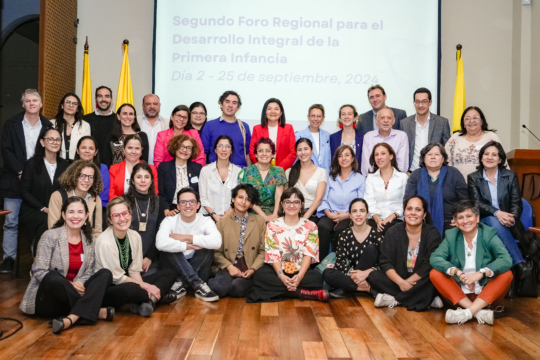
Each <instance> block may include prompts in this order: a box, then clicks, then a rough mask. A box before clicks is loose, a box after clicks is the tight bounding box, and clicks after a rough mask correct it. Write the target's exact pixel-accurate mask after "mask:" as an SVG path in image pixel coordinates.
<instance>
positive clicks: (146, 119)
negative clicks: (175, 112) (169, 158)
mask: <svg viewBox="0 0 540 360" xmlns="http://www.w3.org/2000/svg"><path fill="white" fill-rule="evenodd" d="M142 109H143V114H144V115H142V116H139V117H137V121H138V122H139V126H140V127H141V131H142V132H144V133H146V135H147V136H148V144H149V146H150V149H148V150H149V151H148V163H149V164H151V165H154V147H155V146H156V140H157V134H158V132H160V131H163V130H167V129H168V128H169V121H168V120H167V119H165V118H164V117H162V116H161V115H160V114H159V112H160V111H161V103H160V102H159V96H157V95H155V94H148V95H146V96H145V97H143V101H142Z"/></svg>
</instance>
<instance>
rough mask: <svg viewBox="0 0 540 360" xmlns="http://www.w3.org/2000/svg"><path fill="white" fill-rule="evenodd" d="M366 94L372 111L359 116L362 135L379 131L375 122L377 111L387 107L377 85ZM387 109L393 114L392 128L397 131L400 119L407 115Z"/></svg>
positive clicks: (381, 90)
mask: <svg viewBox="0 0 540 360" xmlns="http://www.w3.org/2000/svg"><path fill="white" fill-rule="evenodd" d="M367 93H368V100H369V103H370V104H371V107H372V110H369V111H368V112H365V113H363V114H362V115H360V120H361V121H362V122H361V123H360V129H361V130H362V131H363V132H364V134H366V133H367V132H368V131H371V130H379V126H378V125H377V123H376V121H375V120H376V119H377V114H378V113H379V110H381V109H384V108H385V107H388V106H386V93H385V92H384V89H383V87H382V86H381V85H379V84H377V85H373V86H371V87H370V88H369V89H368V91H367ZM389 108H390V109H392V111H393V112H394V118H395V119H396V123H395V124H394V126H393V128H394V129H396V130H399V123H400V122H401V119H405V118H406V117H407V113H406V112H405V110H401V109H396V108H391V107H389Z"/></svg>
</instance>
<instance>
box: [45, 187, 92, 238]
mask: <svg viewBox="0 0 540 360" xmlns="http://www.w3.org/2000/svg"><path fill="white" fill-rule="evenodd" d="M69 193H70V191H68V196H69ZM87 205H88V221H89V222H90V225H91V226H92V235H93V236H94V239H95V238H97V237H98V236H99V235H100V234H101V232H102V224H103V220H102V219H103V215H102V212H103V207H102V206H101V198H100V197H99V196H98V197H97V198H96V197H95V196H90V197H89V198H88V204H87ZM94 211H96V226H94V222H93V219H94ZM60 216H62V195H61V194H60V191H58V190H57V191H55V192H53V193H52V195H51V199H50V200H49V217H48V220H47V225H48V228H49V229H52V227H53V226H54V224H56V222H57V221H58V219H60Z"/></svg>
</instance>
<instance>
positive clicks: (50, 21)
mask: <svg viewBox="0 0 540 360" xmlns="http://www.w3.org/2000/svg"><path fill="white" fill-rule="evenodd" d="M40 7H41V8H40V28H39V71H38V76H39V79H38V91H39V93H40V94H41V96H42V98H43V115H45V116H46V117H47V118H52V117H54V116H55V115H56V112H57V110H58V103H59V101H60V100H61V99H62V97H63V96H64V94H65V93H67V92H75V76H76V74H75V62H76V57H75V55H76V54H75V52H76V44H75V42H74V39H75V38H76V37H77V27H76V26H75V22H76V21H77V1H76V0H41V5H40Z"/></svg>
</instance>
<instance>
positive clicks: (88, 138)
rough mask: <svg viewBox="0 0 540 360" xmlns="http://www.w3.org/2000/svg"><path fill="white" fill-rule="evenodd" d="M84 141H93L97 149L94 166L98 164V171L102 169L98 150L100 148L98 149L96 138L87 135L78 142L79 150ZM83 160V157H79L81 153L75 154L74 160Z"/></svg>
mask: <svg viewBox="0 0 540 360" xmlns="http://www.w3.org/2000/svg"><path fill="white" fill-rule="evenodd" d="M84 140H92V141H93V142H94V147H95V148H96V155H95V156H94V160H93V162H94V164H96V166H97V167H98V169H101V162H100V161H99V150H98V147H97V140H96V138H95V137H93V136H90V135H86V136H83V137H82V138H80V139H79V141H78V142H77V150H79V146H81V144H82V142H83V141H84ZM80 159H81V155H79V152H78V151H76V152H75V158H74V160H80Z"/></svg>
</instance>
